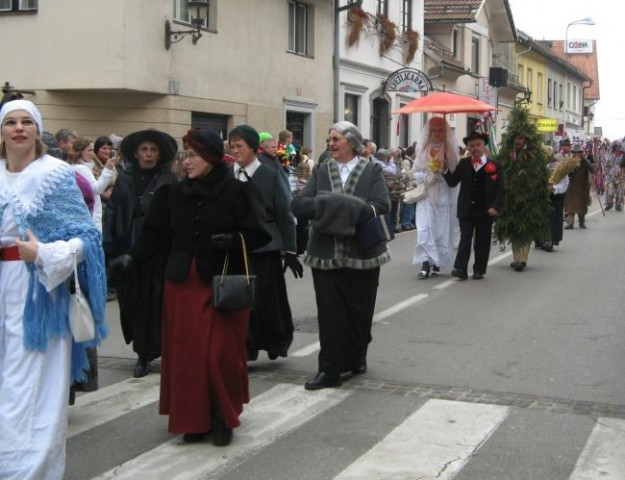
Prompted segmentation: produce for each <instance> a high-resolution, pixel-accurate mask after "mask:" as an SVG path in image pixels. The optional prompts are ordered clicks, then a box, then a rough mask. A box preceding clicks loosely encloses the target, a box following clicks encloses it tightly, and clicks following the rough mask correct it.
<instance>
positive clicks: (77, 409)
mask: <svg viewBox="0 0 625 480" xmlns="http://www.w3.org/2000/svg"><path fill="white" fill-rule="evenodd" d="M160 377H161V376H160V375H148V376H147V377H145V378H141V379H137V378H129V379H127V380H124V381H122V382H118V383H115V384H113V385H110V386H108V387H105V388H101V389H99V390H97V391H95V392H90V393H89V394H88V395H79V396H77V397H76V403H75V404H74V406H72V407H69V421H68V426H67V438H71V437H73V436H75V435H78V434H79V433H83V432H86V431H87V430H90V429H92V428H94V427H97V426H99V425H103V424H104V423H107V422H110V421H111V420H114V419H116V418H118V417H121V416H122V415H126V414H127V413H130V412H132V411H133V410H137V409H139V408H142V407H145V406H146V405H149V404H150V403H154V402H156V401H157V400H158V392H159V385H160Z"/></svg>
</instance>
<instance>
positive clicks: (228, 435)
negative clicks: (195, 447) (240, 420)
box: [211, 422, 232, 447]
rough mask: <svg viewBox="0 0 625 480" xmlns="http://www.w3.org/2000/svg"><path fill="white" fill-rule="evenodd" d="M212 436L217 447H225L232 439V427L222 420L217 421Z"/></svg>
mask: <svg viewBox="0 0 625 480" xmlns="http://www.w3.org/2000/svg"><path fill="white" fill-rule="evenodd" d="M211 437H212V439H213V445H215V446H216V447H225V446H226V445H230V442H231V441H232V429H231V428H228V427H226V426H225V425H224V424H223V423H222V422H215V426H214V427H213V433H212V435H211Z"/></svg>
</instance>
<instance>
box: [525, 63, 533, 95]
mask: <svg viewBox="0 0 625 480" xmlns="http://www.w3.org/2000/svg"><path fill="white" fill-rule="evenodd" d="M525 86H526V87H527V88H528V90H530V91H532V92H533V91H534V70H532V69H531V68H528V69H527V84H526V85H525Z"/></svg>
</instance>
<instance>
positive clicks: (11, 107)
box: [0, 100, 43, 134]
mask: <svg viewBox="0 0 625 480" xmlns="http://www.w3.org/2000/svg"><path fill="white" fill-rule="evenodd" d="M16 110H24V111H26V112H28V113H29V114H30V116H31V117H33V120H34V121H35V123H36V124H37V128H38V129H39V134H41V133H43V121H42V120H41V113H39V110H37V107H35V104H34V103H33V102H31V101H29V100H11V101H10V102H7V103H5V104H4V105H3V106H2V109H1V110H0V125H2V122H4V117H6V116H7V114H9V113H10V112H14V111H16Z"/></svg>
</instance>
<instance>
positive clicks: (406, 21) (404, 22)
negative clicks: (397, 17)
mask: <svg viewBox="0 0 625 480" xmlns="http://www.w3.org/2000/svg"><path fill="white" fill-rule="evenodd" d="M401 28H402V31H404V32H405V31H406V30H411V29H412V0H402V3H401Z"/></svg>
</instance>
